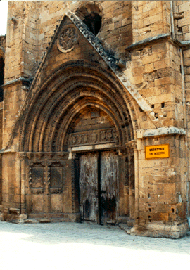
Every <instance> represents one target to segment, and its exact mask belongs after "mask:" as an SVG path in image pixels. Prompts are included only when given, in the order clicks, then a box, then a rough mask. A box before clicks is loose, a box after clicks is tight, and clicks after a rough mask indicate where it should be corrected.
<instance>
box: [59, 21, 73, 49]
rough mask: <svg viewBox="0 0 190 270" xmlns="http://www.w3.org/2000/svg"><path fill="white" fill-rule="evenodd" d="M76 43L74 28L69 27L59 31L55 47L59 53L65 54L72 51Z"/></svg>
mask: <svg viewBox="0 0 190 270" xmlns="http://www.w3.org/2000/svg"><path fill="white" fill-rule="evenodd" d="M77 41H78V34H77V30H76V28H75V27H74V26H71V25H69V26H66V27H64V28H63V29H62V30H61V32H60V34H59V36H58V42H57V46H58V49H59V50H60V51H61V52H64V53H66V52H70V51H71V50H73V49H74V46H75V45H76V43H77Z"/></svg>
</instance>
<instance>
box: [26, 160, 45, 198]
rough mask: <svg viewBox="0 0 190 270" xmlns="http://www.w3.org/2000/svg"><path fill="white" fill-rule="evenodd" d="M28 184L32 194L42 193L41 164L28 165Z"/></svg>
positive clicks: (42, 171)
mask: <svg viewBox="0 0 190 270" xmlns="http://www.w3.org/2000/svg"><path fill="white" fill-rule="evenodd" d="M29 186H30V188H31V192H32V193H33V194H41V193H44V167H43V166H42V164H33V165H32V166H31V167H30V179H29Z"/></svg>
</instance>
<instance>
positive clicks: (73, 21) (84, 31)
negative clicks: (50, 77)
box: [31, 11, 156, 122]
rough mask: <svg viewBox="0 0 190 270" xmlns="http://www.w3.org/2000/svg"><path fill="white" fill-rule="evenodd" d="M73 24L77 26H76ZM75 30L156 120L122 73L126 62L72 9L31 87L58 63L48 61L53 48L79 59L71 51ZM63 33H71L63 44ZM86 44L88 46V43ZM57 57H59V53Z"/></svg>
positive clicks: (46, 54)
mask: <svg viewBox="0 0 190 270" xmlns="http://www.w3.org/2000/svg"><path fill="white" fill-rule="evenodd" d="M67 26H68V27H67ZM73 26H75V27H76V28H74V27H73ZM69 28H70V29H69ZM74 29H77V30H78V31H76V32H75V30H74ZM74 32H75V33H77V35H78V39H79V38H80V39H81V38H83V39H85V40H86V41H87V42H88V44H89V45H91V49H92V48H93V49H94V50H95V52H96V58H97V59H96V61H98V62H101V61H102V60H103V62H104V63H105V64H106V66H107V67H109V68H110V69H111V70H112V71H113V72H114V74H115V75H116V77H117V78H118V79H119V81H120V82H121V83H122V85H123V86H124V87H125V89H126V90H127V92H128V93H129V94H130V95H131V96H132V97H133V98H134V99H135V100H136V102H137V104H138V105H139V107H140V108H141V109H142V110H143V111H144V112H145V113H146V114H147V115H148V116H149V117H150V118H151V119H152V120H154V122H155V120H156V119H155V117H154V114H153V111H152V109H151V106H150V105H149V104H148V102H147V101H146V100H145V98H143V97H142V96H141V95H140V94H139V92H138V89H134V86H132V85H130V83H129V81H128V80H126V76H125V75H124V74H122V72H120V71H121V69H120V67H121V66H125V63H123V62H122V61H121V60H120V59H117V58H116V57H114V55H113V53H112V52H109V51H107V50H106V49H105V48H104V47H103V46H102V44H101V41H100V40H99V39H98V38H97V37H96V36H95V35H94V34H93V33H91V32H90V31H89V30H88V28H87V26H86V25H85V24H84V23H83V22H82V21H81V20H80V19H79V18H78V17H77V16H76V15H75V14H74V13H72V12H71V11H69V12H67V13H66V15H64V17H63V20H62V21H61V23H60V25H59V26H58V27H57V28H56V30H55V33H54V35H53V36H52V39H51V42H50V43H49V46H48V47H47V50H46V52H45V53H44V56H43V59H42V62H41V64H40V65H39V68H38V71H37V72H36V76H35V78H34V80H33V82H32V85H31V89H32V88H34V86H35V84H36V83H37V81H38V79H39V78H40V77H41V78H43V77H44V74H41V73H43V72H42V71H43V70H44V67H45V66H48V65H50V66H51V68H52V69H53V66H55V63H57V61H56V58H55V57H54V59H53V60H52V62H49V61H48V60H49V59H48V58H49V57H50V54H51V52H52V51H53V50H54V51H56V50H57V48H58V49H59V51H60V52H62V53H63V54H64V53H66V54H67V53H69V54H67V56H66V57H65V61H66V59H67V61H68V60H79V59H77V53H76V54H75V53H71V52H72V51H73V52H74V50H73V48H72V45H73V47H74V46H75V45H76V44H77V41H78V39H77V38H75V37H74ZM61 33H62V34H63V36H64V35H65V36H66V35H70V39H69V38H68V37H65V38H67V39H68V44H67V42H66V41H64V40H62V44H61V42H59V39H60V34H61ZM63 39H64V38H63ZM67 39H66V40H67ZM71 41H72V42H73V44H72V42H71ZM83 44H84V43H83ZM85 45H86V46H88V45H87V43H86V44H85ZM61 47H62V48H61ZM82 49H83V51H85V50H84V49H85V48H82ZM91 49H90V47H88V49H87V50H86V51H89V50H91ZM60 52H59V55H60ZM84 56H85V54H83V56H82V54H81V58H80V60H84V58H82V57H84ZM57 57H58V58H59V56H58V55H57ZM75 57H76V59H75ZM86 60H87V59H86ZM63 61H64V60H63ZM57 64H58V63H57ZM45 74H47V72H45Z"/></svg>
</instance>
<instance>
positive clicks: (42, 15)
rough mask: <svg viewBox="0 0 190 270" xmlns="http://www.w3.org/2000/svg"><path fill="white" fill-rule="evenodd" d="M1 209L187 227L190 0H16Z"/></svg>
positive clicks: (7, 45) (176, 232) (8, 52)
mask: <svg viewBox="0 0 190 270" xmlns="http://www.w3.org/2000/svg"><path fill="white" fill-rule="evenodd" d="M0 69H1V77H0V80H1V81H0V84H1V89H0V98H1V102H0V108H1V110H0V135H1V136H0V144H1V145H0V146H1V151H0V153H1V159H0V160H1V174H0V205H1V206H0V211H1V219H2V220H17V221H18V222H19V221H20V222H21V221H22V220H25V219H26V218H27V219H32V218H34V219H37V220H39V219H43V218H46V219H49V220H51V219H52V220H54V219H58V220H63V221H78V222H80V221H85V220H86V221H89V222H95V223H98V224H102V225H104V224H119V223H127V224H128V225H129V224H130V225H131V224H132V225H133V227H132V228H131V230H130V233H131V234H133V235H144V236H153V237H172V238H178V237H182V236H184V235H185V234H186V232H187V230H188V229H189V226H188V222H189V217H190V209H189V201H190V192H189V181H190V177H189V165H190V164H189V161H190V160H189V146H190V129H189V128H190V126H189V120H190V108H189V105H190V2H189V1H41V2H40V1H13V2H11V1H9V13H8V23H7V34H6V37H0Z"/></svg>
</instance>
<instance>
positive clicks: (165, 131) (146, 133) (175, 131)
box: [137, 127, 186, 139]
mask: <svg viewBox="0 0 190 270" xmlns="http://www.w3.org/2000/svg"><path fill="white" fill-rule="evenodd" d="M168 135H186V131H185V130H184V129H183V128H177V127H161V128H157V129H147V130H143V129H139V130H137V139H142V138H147V137H159V136H168Z"/></svg>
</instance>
